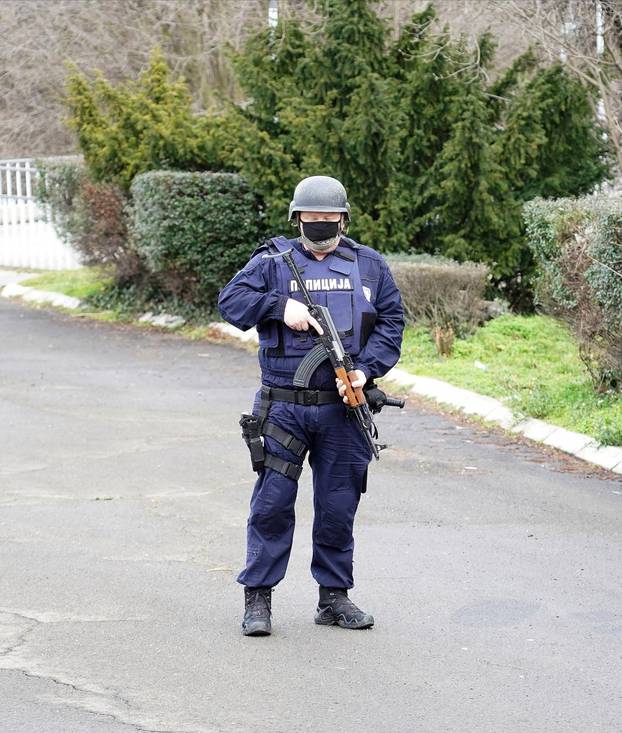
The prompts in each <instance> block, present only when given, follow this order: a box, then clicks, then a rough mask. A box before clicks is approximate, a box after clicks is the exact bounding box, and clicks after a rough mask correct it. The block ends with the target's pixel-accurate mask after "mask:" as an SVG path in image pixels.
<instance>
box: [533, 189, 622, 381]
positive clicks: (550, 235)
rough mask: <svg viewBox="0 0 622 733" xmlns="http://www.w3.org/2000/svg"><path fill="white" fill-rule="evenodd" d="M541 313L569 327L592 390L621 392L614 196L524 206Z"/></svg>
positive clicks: (621, 314)
mask: <svg viewBox="0 0 622 733" xmlns="http://www.w3.org/2000/svg"><path fill="white" fill-rule="evenodd" d="M524 217H525V222H526V225H527V236H528V241H529V246H530V248H531V250H532V252H533V254H534V258H535V260H536V262H537V264H538V268H539V275H538V280H537V288H536V298H537V301H538V302H539V304H540V306H541V308H542V309H543V310H545V311H547V312H549V313H550V314H552V315H554V316H556V317H557V318H559V319H560V320H562V321H564V322H565V323H566V324H568V325H569V327H570V328H571V330H572V331H573V333H574V334H575V336H576V337H577V339H578V342H579V350H580V355H581V359H582V361H583V363H584V364H585V366H586V368H587V369H588V371H589V373H590V375H591V377H592V381H593V383H594V386H595V388H596V389H597V390H598V391H607V390H612V389H613V390H617V391H622V197H620V196H609V195H607V194H596V195H592V196H584V197H581V198H576V199H571V198H562V199H552V200H544V199H535V200H533V201H531V202H529V203H527V204H525V207H524Z"/></svg>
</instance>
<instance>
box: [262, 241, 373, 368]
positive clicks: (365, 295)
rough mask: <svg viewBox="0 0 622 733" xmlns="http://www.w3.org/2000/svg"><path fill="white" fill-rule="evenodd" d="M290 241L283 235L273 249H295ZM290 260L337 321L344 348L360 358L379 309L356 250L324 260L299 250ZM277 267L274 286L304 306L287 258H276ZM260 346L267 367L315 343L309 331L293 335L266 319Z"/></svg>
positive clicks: (342, 251) (339, 250) (300, 353)
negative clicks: (362, 276)
mask: <svg viewBox="0 0 622 733" xmlns="http://www.w3.org/2000/svg"><path fill="white" fill-rule="evenodd" d="M292 247H293V245H292V242H291V241H289V240H287V239H285V237H276V238H274V239H272V249H273V250H274V248H276V249H278V250H279V251H280V252H284V251H286V250H288V249H292ZM292 256H293V259H294V262H295V263H296V265H297V267H298V269H299V270H300V272H301V274H302V279H303V280H304V281H305V285H306V287H307V290H308V291H309V294H310V296H311V298H312V299H313V301H314V302H315V303H317V304H318V305H323V306H326V307H327V308H328V310H329V312H330V314H331V316H332V318H333V321H334V322H335V326H336V328H337V331H338V332H339V336H340V337H341V340H342V342H343V345H344V348H345V350H346V351H348V352H349V353H350V354H351V355H352V356H356V354H358V353H359V351H360V350H361V349H362V347H363V346H364V345H365V342H366V341H367V338H368V337H369V334H370V332H371V330H372V329H373V324H374V322H375V319H376V309H375V308H374V306H373V305H372V304H371V302H370V299H371V290H370V288H369V287H363V284H362V282H361V273H360V271H359V262H358V257H357V252H356V249H354V248H352V247H348V246H343V245H341V244H340V245H339V246H338V247H337V249H336V250H334V252H332V254H329V255H327V256H326V257H325V258H324V259H323V260H316V259H315V258H309V257H305V256H304V255H303V254H302V253H301V252H299V251H298V250H297V249H296V248H295V247H293V252H292ZM273 262H274V263H275V265H276V277H277V280H278V282H277V283H274V285H275V286H276V289H277V290H279V291H280V292H282V293H284V294H287V295H288V296H289V297H290V298H294V299H295V300H299V301H300V302H304V299H303V297H302V294H301V293H300V292H298V287H297V283H296V281H295V280H294V277H293V275H292V273H291V270H290V269H289V267H288V266H287V263H286V262H285V261H284V260H283V258H276V259H275V260H273ZM257 330H258V335H259V343H260V346H263V347H266V349H267V350H266V352H265V355H266V357H267V359H266V362H267V363H266V366H267V367H268V368H270V362H271V361H272V359H271V358H270V357H274V366H275V367H276V366H277V362H278V357H279V356H283V357H300V358H302V357H303V356H304V355H305V353H306V352H307V351H309V350H310V349H311V348H312V347H313V345H314V342H313V336H312V335H311V333H310V332H308V331H294V330H293V329H291V328H287V327H286V326H285V325H284V324H282V323H277V322H276V321H268V322H267V323H266V324H262V326H260V327H258V329H257Z"/></svg>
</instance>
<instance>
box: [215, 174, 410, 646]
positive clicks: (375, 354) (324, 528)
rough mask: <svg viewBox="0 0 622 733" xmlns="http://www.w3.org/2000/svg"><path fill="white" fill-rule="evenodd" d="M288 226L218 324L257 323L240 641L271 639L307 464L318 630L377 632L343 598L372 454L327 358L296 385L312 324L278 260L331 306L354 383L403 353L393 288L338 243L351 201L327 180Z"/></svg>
mask: <svg viewBox="0 0 622 733" xmlns="http://www.w3.org/2000/svg"><path fill="white" fill-rule="evenodd" d="M289 219H290V221H292V222H294V223H295V225H297V227H298V230H299V232H300V236H299V237H297V238H296V239H290V240H288V239H285V238H284V237H277V238H275V239H272V240H271V241H270V242H268V243H266V244H265V245H262V247H260V248H259V249H258V250H257V251H256V252H255V253H254V255H253V257H252V258H251V260H250V261H249V262H248V264H247V265H246V267H244V269H242V270H241V271H240V272H238V274H237V275H236V276H235V277H234V278H233V279H232V280H231V281H230V282H229V283H228V284H227V285H226V286H225V287H224V288H223V290H222V291H221V294H220V298H219V309H220V313H221V314H222V316H223V318H224V319H225V320H227V321H228V322H229V323H232V324H233V325H234V326H237V327H238V328H241V329H242V330H247V329H249V328H251V327H252V326H256V327H257V332H258V336H259V363H260V367H261V381H262V386H261V388H260V390H259V392H257V395H256V398H255V404H254V407H253V414H254V415H256V416H258V417H259V419H260V420H259V422H260V425H261V432H262V434H263V442H264V448H265V454H264V460H263V463H262V468H261V469H260V470H259V476H258V479H257V481H256V483H255V488H254V490H253V494H252V498H251V503H250V515H249V518H248V523H247V552H246V567H245V568H244V570H242V572H241V573H240V575H239V576H238V582H239V583H241V584H242V585H243V586H244V594H245V614H244V620H243V623H242V631H243V633H244V634H245V635H247V636H264V635H268V634H270V633H271V622H270V617H271V593H272V588H273V587H274V586H275V585H277V583H279V582H280V581H281V580H282V579H283V577H284V576H285V571H286V568H287V563H288V560H289V555H290V551H291V545H292V539H293V532H294V503H295V500H296V493H297V489H298V478H299V476H300V473H301V471H302V464H303V461H304V457H305V455H306V453H307V452H309V462H310V464H311V468H312V473H313V494H314V522H313V559H312V562H311V573H312V575H313V577H314V578H315V580H316V581H317V582H318V584H319V603H318V607H317V611H316V614H315V622H316V623H317V624H323V625H331V624H337V625H339V626H341V627H343V628H347V629H364V628H369V627H371V626H373V624H374V619H373V616H371V615H370V614H368V613H365V612H363V611H362V610H361V609H360V608H358V607H357V606H356V605H355V604H354V603H353V602H352V601H351V600H350V598H349V597H348V590H349V589H350V588H352V587H353V585H354V582H353V576H352V556H353V550H354V538H353V536H352V527H353V523H354V516H355V513H356V510H357V507H358V504H359V500H360V497H361V493H363V492H364V491H365V489H366V481H367V467H368V464H369V461H370V460H371V451H370V449H369V447H368V445H367V443H366V442H365V440H364V436H363V434H362V433H361V431H360V429H359V427H358V425H357V424H356V421H355V420H351V419H349V416H348V408H347V407H346V406H345V405H344V404H343V402H344V401H346V398H345V397H344V394H345V387H344V385H343V384H341V381H340V380H336V379H335V373H334V371H333V369H332V367H331V365H330V362H328V361H325V362H324V363H322V364H321V365H320V366H319V367H318V368H317V370H316V371H315V373H314V375H313V377H312V382H311V384H310V385H309V389H295V388H294V387H293V377H294V373H295V371H296V368H297V367H298V365H299V364H300V362H301V360H302V359H303V357H304V356H305V354H306V353H308V352H309V350H310V349H311V348H312V347H313V346H314V341H313V333H314V330H315V331H317V332H319V331H320V326H319V324H318V323H317V322H316V321H315V319H314V318H313V317H312V316H311V315H310V313H309V311H308V309H307V307H306V305H305V304H304V302H302V298H301V295H300V293H299V292H298V289H297V287H296V282H295V280H294V279H293V278H292V274H291V271H290V270H289V268H288V266H287V264H286V263H285V262H284V260H283V258H282V257H273V258H266V257H264V254H278V253H279V252H283V251H285V250H287V249H290V248H293V253H292V256H293V258H294V261H295V262H296V264H297V266H298V268H299V269H300V270H301V272H302V276H303V279H304V280H305V284H306V285H307V289H308V290H309V291H310V293H311V297H312V298H313V300H314V301H315V302H316V303H317V304H319V305H325V306H327V307H328V309H329V311H330V314H331V316H332V318H333V320H334V322H335V325H336V327H337V329H338V331H339V333H340V336H341V339H342V341H343V344H344V347H345V349H346V351H348V353H349V354H350V355H351V356H352V358H353V361H354V366H355V369H356V375H357V379H356V381H354V382H353V387H363V386H364V385H365V384H366V382H368V380H370V379H372V378H374V377H381V376H383V375H384V374H386V372H388V371H389V369H391V368H392V367H393V366H394V365H395V364H396V363H397V360H398V358H399V355H400V347H401V341H402V332H403V329H404V319H403V310H402V305H401V300H400V295H399V291H398V289H397V287H396V285H395V283H394V281H393V277H392V276H391V272H390V271H389V268H388V266H387V264H386V262H385V261H384V259H383V258H382V256H381V255H380V254H378V253H377V252H376V251H374V250H373V249H371V248H369V247H365V246H363V245H360V244H358V243H357V242H355V241H354V240H352V239H350V238H349V237H347V236H346V235H345V231H346V228H347V225H348V222H349V220H350V205H349V204H348V201H347V195H346V191H345V188H344V187H343V186H342V184H341V183H340V182H339V181H338V180H336V179H335V178H331V177H329V176H311V177H309V178H305V179H303V180H302V181H301V182H300V183H299V184H298V186H297V187H296V190H295V192H294V198H293V200H292V202H291V204H290V207H289Z"/></svg>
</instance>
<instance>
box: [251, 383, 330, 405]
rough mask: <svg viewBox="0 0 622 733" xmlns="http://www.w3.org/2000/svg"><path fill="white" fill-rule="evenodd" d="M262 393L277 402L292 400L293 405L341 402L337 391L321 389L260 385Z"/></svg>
mask: <svg viewBox="0 0 622 733" xmlns="http://www.w3.org/2000/svg"><path fill="white" fill-rule="evenodd" d="M261 391H262V395H263V394H265V395H266V397H267V399H268V400H275V401H277V402H293V403H294V404H295V405H307V406H308V405H329V404H331V403H333V402H341V401H342V398H341V397H340V396H339V392H337V390H336V389H334V390H332V389H331V390H328V389H327V390H323V389H287V388H284V387H268V385H267V384H262V385H261Z"/></svg>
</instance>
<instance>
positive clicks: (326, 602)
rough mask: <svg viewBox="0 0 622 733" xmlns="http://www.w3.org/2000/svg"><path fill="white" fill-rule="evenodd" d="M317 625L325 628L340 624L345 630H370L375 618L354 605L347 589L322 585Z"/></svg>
mask: <svg viewBox="0 0 622 733" xmlns="http://www.w3.org/2000/svg"><path fill="white" fill-rule="evenodd" d="M315 623H316V624H321V625H323V626H331V625H332V624H339V626H342V627H343V628H344V629H369V628H370V627H371V626H373V625H374V617H373V616H372V615H371V614H369V613H365V612H364V611H361V609H360V608H358V606H356V605H355V604H354V603H352V601H351V600H350V599H349V598H348V591H347V589H346V588H325V587H324V586H323V585H321V586H320V602H319V604H318V607H317V612H316V614H315Z"/></svg>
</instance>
